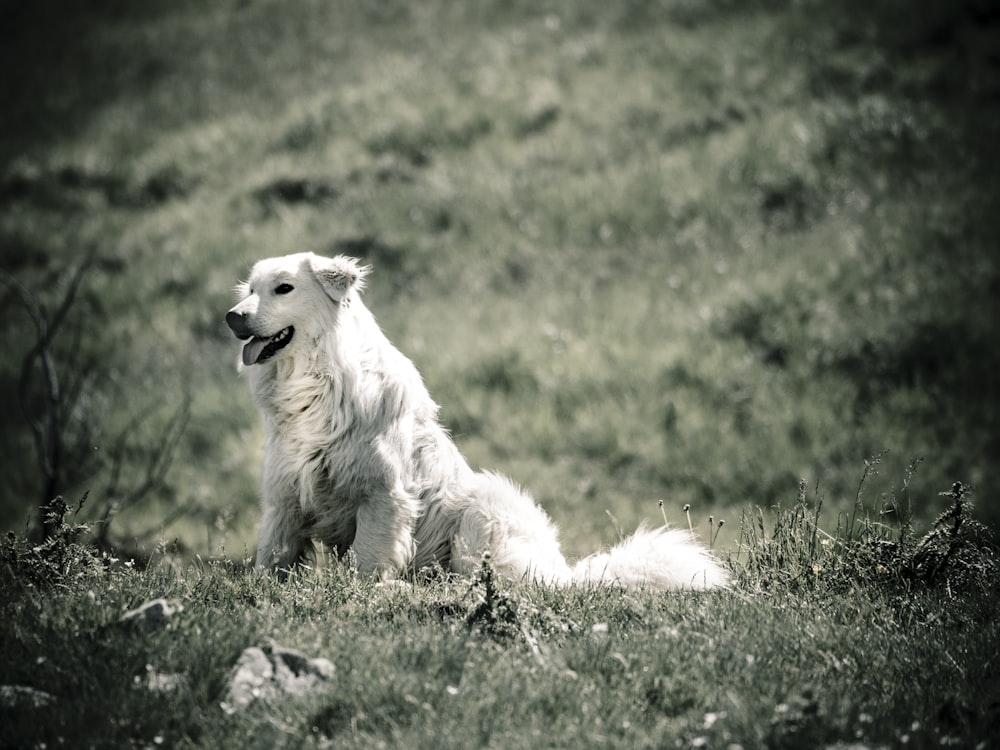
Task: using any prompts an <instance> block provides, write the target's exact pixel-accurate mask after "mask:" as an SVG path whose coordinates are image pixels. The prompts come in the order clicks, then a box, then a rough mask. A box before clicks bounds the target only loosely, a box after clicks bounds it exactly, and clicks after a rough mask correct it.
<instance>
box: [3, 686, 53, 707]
mask: <svg viewBox="0 0 1000 750" xmlns="http://www.w3.org/2000/svg"><path fill="white" fill-rule="evenodd" d="M55 699H56V698H55V696H54V695H52V694H51V693H46V692H45V691H44V690H36V689H35V688H33V687H28V686H27V685H0V707H3V708H18V709H19V708H44V707H45V706H48V705H50V704H51V703H53V702H55Z"/></svg>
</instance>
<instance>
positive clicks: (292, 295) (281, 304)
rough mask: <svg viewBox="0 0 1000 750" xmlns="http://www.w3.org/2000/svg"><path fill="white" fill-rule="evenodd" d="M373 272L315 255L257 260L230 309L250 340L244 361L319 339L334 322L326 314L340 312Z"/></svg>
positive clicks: (232, 324) (230, 317) (241, 334)
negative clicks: (344, 302) (347, 300)
mask: <svg viewBox="0 0 1000 750" xmlns="http://www.w3.org/2000/svg"><path fill="white" fill-rule="evenodd" d="M368 270H369V268H368V267H367V266H362V265H359V263H358V261H357V260H355V259H354V258H348V257H347V256H344V255H338V256H337V257H335V258H323V257H321V256H318V255H314V254H313V253H297V254H295V255H285V256H283V257H280V258H268V259H267V260H262V261H259V262H258V263H257V264H255V265H254V267H253V269H252V270H251V271H250V278H249V280H248V281H246V282H244V283H242V284H240V285H239V286H238V287H237V288H236V292H237V295H238V296H239V300H240V301H239V302H238V303H237V304H236V306H235V307H233V309H231V310H230V311H229V312H228V313H226V323H227V324H228V325H229V328H230V329H231V330H232V332H233V333H234V334H235V335H236V337H237V338H238V339H240V340H242V341H246V342H247V343H246V345H245V346H244V347H243V364H244V365H257V364H261V363H263V362H266V361H268V360H270V359H271V358H273V357H275V356H277V355H278V354H279V352H282V351H287V350H289V347H290V346H291V345H292V344H293V343H299V342H300V341H306V342H308V341H313V342H315V340H316V339H317V338H318V337H319V336H320V335H321V334H322V333H323V331H322V330H321V329H322V327H324V326H327V325H329V324H330V322H331V317H330V315H328V314H322V312H323V311H324V310H329V311H331V312H333V314H336V311H337V310H338V309H339V308H340V305H341V303H342V302H343V301H344V300H345V299H347V298H348V297H349V296H350V295H351V294H352V293H353V292H355V291H359V290H360V289H361V288H362V287H363V286H364V278H365V275H366V274H367V273H368ZM317 328H318V329H319V330H316V329H317Z"/></svg>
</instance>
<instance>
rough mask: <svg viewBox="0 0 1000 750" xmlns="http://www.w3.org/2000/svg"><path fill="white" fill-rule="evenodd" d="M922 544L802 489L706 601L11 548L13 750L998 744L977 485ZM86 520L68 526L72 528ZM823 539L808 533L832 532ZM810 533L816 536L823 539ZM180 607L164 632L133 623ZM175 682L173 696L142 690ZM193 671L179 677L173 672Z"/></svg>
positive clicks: (6, 633)
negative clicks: (280, 663)
mask: <svg viewBox="0 0 1000 750" xmlns="http://www.w3.org/2000/svg"><path fill="white" fill-rule="evenodd" d="M951 502H952V506H951V510H950V511H949V512H948V513H947V514H946V515H944V516H943V517H942V518H941V519H939V522H938V523H936V524H935V526H934V529H933V530H932V531H931V532H929V534H928V535H926V536H924V537H923V538H917V537H915V536H914V535H913V534H912V533H911V532H909V531H905V530H904V531H901V532H899V533H897V532H896V530H887V529H885V528H882V527H879V526H877V525H875V524H872V523H870V521H869V520H868V519H865V518H863V517H861V516H857V517H854V518H852V519H851V520H850V524H849V525H846V524H842V526H841V528H840V529H839V530H835V531H833V532H831V533H827V532H824V531H822V530H817V527H816V526H815V525H814V522H815V521H816V519H817V518H820V519H822V514H821V513H820V510H819V508H817V507H816V505H815V503H813V502H812V501H810V500H809V499H808V498H807V497H806V496H805V491H804V490H803V495H802V496H801V497H800V499H799V500H798V501H797V502H796V503H795V504H794V505H793V506H790V507H789V508H788V509H787V510H783V511H780V512H779V513H778V514H777V516H776V522H775V526H774V528H773V529H768V528H765V527H764V526H763V524H760V525H758V524H757V522H756V521H755V520H754V519H747V521H746V523H744V525H743V527H742V528H741V529H740V530H739V533H740V536H741V539H742V542H741V548H742V553H741V559H740V560H739V561H733V565H734V568H735V570H736V571H737V573H738V583H737V585H736V587H735V589H733V590H731V591H722V592H709V593H675V594H670V595H663V594H654V593H651V592H641V591H639V592H628V593H626V592H622V591H619V590H615V589H610V588H582V587H574V588H569V589H566V590H555V589H548V588H544V587H539V586H533V585H528V584H524V583H517V582H510V581H504V580H499V579H496V578H495V577H494V576H493V574H492V571H491V569H490V568H489V567H488V565H485V566H484V567H483V568H482V569H481V570H480V572H479V573H478V574H477V575H476V576H474V577H472V578H471V579H460V578H454V579H443V580H437V581H429V582H418V583H415V584H404V585H401V586H380V585H377V584H375V583H373V582H372V581H370V580H361V579H358V578H356V577H355V575H354V573H353V572H352V571H351V570H350V569H349V568H348V567H347V566H346V565H340V564H337V563H331V562H329V561H327V563H326V564H325V565H323V566H322V567H321V568H319V569H317V570H315V571H312V572H305V573H302V574H300V575H297V576H293V577H292V578H291V579H290V580H289V581H288V582H287V583H284V584H279V583H277V582H276V581H275V580H274V579H273V578H270V577H265V578H258V577H256V576H255V575H253V574H252V573H251V572H249V571H248V570H247V569H246V568H245V567H244V565H243V564H241V563H234V562H231V561H224V560H220V561H213V562H207V563H206V562H199V563H197V564H194V565H190V564H184V563H180V562H179V561H178V560H177V558H175V557H173V556H171V555H166V556H163V557H161V558H159V560H158V561H157V562H156V563H155V564H154V565H153V566H151V567H150V568H148V569H146V570H138V569H136V568H135V567H133V566H132V565H131V563H127V562H123V561H121V560H114V559H111V558H109V557H108V556H107V555H106V554H103V555H102V554H99V553H96V552H94V551H92V550H91V549H90V548H86V547H80V546H77V545H76V544H75V542H74V541H73V539H74V537H75V536H76V534H77V533H79V529H77V528H75V527H74V526H72V525H65V526H63V527H61V532H60V533H59V534H57V536H56V537H55V538H54V540H53V541H52V543H50V544H49V545H47V546H45V547H37V546H36V547H32V546H31V545H30V544H28V543H27V542H26V541H25V540H23V539H20V538H14V537H11V538H8V539H7V540H6V541H4V542H3V543H2V544H0V552H2V562H3V565H2V567H0V582H2V587H0V591H2V592H3V594H2V601H3V606H4V612H5V613H6V614H5V617H4V621H3V625H2V627H0V646H2V648H3V650H4V653H5V655H6V658H5V660H4V664H3V666H2V667H0V684H3V685H19V686H28V687H32V688H34V689H35V690H41V691H44V692H45V693H47V694H48V695H49V696H50V698H49V700H50V702H49V704H48V706H46V707H44V708H38V709H34V708H31V707H30V706H26V705H23V704H22V705H16V706H15V707H11V706H9V705H8V706H7V707H6V708H4V709H0V710H2V711H3V722H2V724H0V741H2V742H3V743H4V744H5V745H6V746H18V747H30V746H36V747H37V746H41V745H42V744H44V745H45V746H47V747H58V746H62V745H72V746H74V747H85V746H95V747H121V746H125V745H128V746H132V745H135V746H148V745H150V744H152V745H163V746H168V747H261V748H263V747H329V746H336V747H378V746H392V747H404V746H405V747H426V746H435V747H437V746H440V747H456V748H464V747H541V746H551V745H553V744H554V745H558V746H564V745H570V744H572V745H574V746H577V745H579V746H583V747H622V748H625V747H629V748H636V747H664V746H670V747H693V748H697V747H727V746H732V745H734V744H738V745H739V746H741V747H744V748H758V747H767V748H775V747H789V748H791V747H807V746H808V747H826V746H834V745H838V744H844V745H849V744H852V743H859V744H864V745H866V746H872V747H881V746H894V747H895V746H906V747H917V748H923V747H939V746H942V745H947V746H960V747H976V746H988V744H989V743H990V742H991V738H992V737H993V736H994V733H995V726H996V721H997V718H998V715H997V711H998V709H997V706H998V703H997V701H998V699H1000V683H998V681H997V667H998V666H1000V665H998V664H997V652H996V642H997V637H998V635H1000V633H998V632H997V624H996V618H995V617H993V616H992V611H993V607H992V604H991V602H992V601H995V597H996V595H997V593H998V592H997V589H996V586H997V580H998V579H997V571H996V557H995V553H996V549H995V547H994V546H993V545H992V544H991V543H990V542H989V540H988V539H986V538H984V536H983V535H984V534H985V533H986V532H985V531H984V529H983V528H982V527H980V526H979V525H978V524H977V523H976V522H975V521H974V520H972V518H971V516H970V515H969V513H968V503H969V497H968V495H967V493H966V492H965V490H964V489H963V488H960V487H959V488H955V490H954V491H953V492H952V493H951ZM71 518H72V516H67V519H71ZM817 531H818V533H817ZM817 537H818V540H817ZM156 597H165V598H167V599H168V600H169V601H170V602H171V603H172V604H173V605H175V606H176V605H180V607H179V612H178V613H176V614H175V615H173V616H172V617H171V618H170V619H169V620H168V621H167V622H166V624H164V625H163V626H161V627H149V628H140V627H136V626H130V625H127V624H125V623H122V622H121V621H120V618H121V616H122V614H123V612H125V611H126V610H128V609H131V608H133V607H135V606H137V605H139V604H141V603H142V602H144V601H147V600H149V599H152V598H156ZM271 643H277V644H280V645H282V646H285V647H293V648H297V649H299V650H301V651H302V652H304V653H305V654H306V655H308V656H311V657H317V656H322V657H324V658H327V659H329V660H330V661H331V662H332V663H333V664H334V666H335V669H336V674H335V677H334V679H333V680H332V681H331V682H330V683H328V684H327V685H325V686H324V687H322V688H321V689H320V690H318V691H317V692H315V693H312V694H310V695H307V696H305V697H301V698H296V699H287V700H274V701H266V700H258V701H257V702H255V703H252V704H251V705H250V706H249V707H248V708H246V709H244V710H243V711H240V712H238V713H236V714H229V713H226V712H225V711H224V710H223V708H222V707H221V706H220V704H221V703H222V702H223V701H224V699H225V692H226V685H227V681H228V679H229V675H230V673H231V671H232V668H233V665H234V663H235V661H236V659H237V657H238V656H239V654H240V653H241V651H242V650H243V649H245V648H247V647H248V646H254V645H257V646H262V647H265V648H266V647H267V646H268V644H271ZM157 675H171V676H173V680H174V682H175V687H174V688H173V689H169V690H165V691H164V690H157V689H154V688H151V687H149V683H150V678H151V677H155V676H157ZM178 675H180V677H177V676H178Z"/></svg>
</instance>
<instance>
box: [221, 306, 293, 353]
mask: <svg viewBox="0 0 1000 750" xmlns="http://www.w3.org/2000/svg"><path fill="white" fill-rule="evenodd" d="M226 325H228V326H229V328H230V330H232V332H233V333H234V334H235V335H236V338H238V339H239V340H240V341H246V340H247V339H249V342H248V343H247V345H246V346H244V347H243V364H244V365H247V366H249V365H259V364H260V363H261V362H266V361H267V360H269V359H270V358H271V357H273V356H274V355H275V354H277V353H278V352H279V351H281V350H282V349H284V348H285V347H286V346H288V345H289V344H290V343H291V341H292V336H293V335H294V334H295V329H294V328H292V326H288V328H282V329H281V330H280V331H278V332H277V333H276V334H274V335H273V336H256V335H254V332H253V331H252V330H251V329H250V324H249V323H248V322H247V314H246V313H238V312H236V311H235V310H230V311H229V312H228V313H226Z"/></svg>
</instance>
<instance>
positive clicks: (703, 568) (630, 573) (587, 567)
mask: <svg viewBox="0 0 1000 750" xmlns="http://www.w3.org/2000/svg"><path fill="white" fill-rule="evenodd" d="M573 581H574V582H575V583H584V584H586V583H605V584H611V585H618V586H625V587H626V588H650V589H658V590H677V589H711V588H724V587H726V586H728V585H729V583H730V576H729V572H728V571H727V570H726V569H725V567H723V565H722V563H721V562H720V561H719V560H718V558H716V557H715V555H713V554H712V553H711V552H709V551H708V550H707V549H705V548H704V547H703V546H701V545H700V544H698V543H697V542H696V541H695V540H694V538H693V535H692V534H691V533H690V532H688V531H683V530H681V529H668V528H666V527H664V528H660V529H654V530H650V529H648V528H646V527H645V526H640V527H639V529H638V531H636V532H635V533H634V534H633V535H632V536H630V537H628V538H626V539H623V540H622V541H621V542H619V543H618V544H617V545H616V546H614V547H612V548H611V549H610V550H607V551H606V552H597V553H595V554H593V555H590V556H589V557H585V558H583V559H582V560H580V562H578V563H577V564H576V565H575V566H574V567H573Z"/></svg>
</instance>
